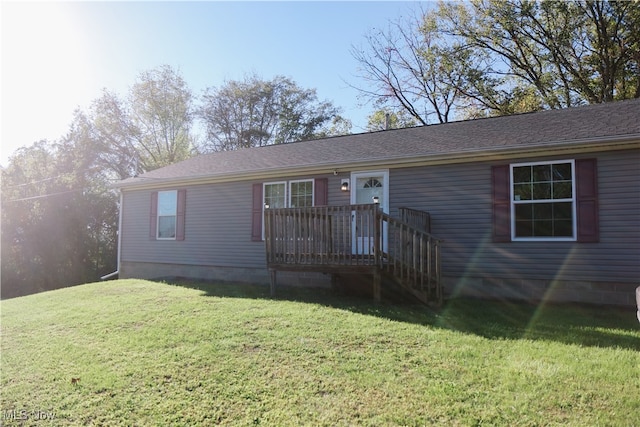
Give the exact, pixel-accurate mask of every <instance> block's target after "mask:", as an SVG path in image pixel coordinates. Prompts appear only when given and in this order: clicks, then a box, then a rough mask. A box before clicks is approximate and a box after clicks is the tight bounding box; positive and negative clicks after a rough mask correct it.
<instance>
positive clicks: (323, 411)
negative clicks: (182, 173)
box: [0, 280, 640, 426]
mask: <svg viewBox="0 0 640 427" xmlns="http://www.w3.org/2000/svg"><path fill="white" fill-rule="evenodd" d="M267 295H268V290H267V289H266V288H265V287H260V286H239V285H232V284H205V283H187V284H181V285H172V284H166V283H154V282H148V281H140V280H119V281H113V282H104V283H95V284H88V285H83V286H78V287H73V288H67V289H61V290H56V291H52V292H46V293H42V294H37V295H31V296H27V297H21V298H16V299H11V300H5V301H2V302H1V309H2V342H1V344H2V348H1V383H0V384H1V398H0V409H1V410H2V415H1V416H2V419H1V421H2V424H3V425H7V426H11V425H63V426H65V425H77V426H80V425H83V426H84V425H109V426H111V425H184V426H187V425H188V426H208V425H212V424H226V425H258V424H262V425H274V426H275V425H277V426H281V425H332V426H333V425H376V426H379V425H454V426H455V425H505V426H519V425H522V426H524V425H526V426H534V425H563V426H564V425H574V426H586V425H590V426H591V425H613V426H617V425H619V426H634V425H640V327H639V325H638V324H637V320H636V318H635V313H634V311H633V310H631V309H630V308H629V309H623V308H597V307H586V306H570V305H542V306H539V307H536V306H530V305H524V304H515V303H509V302H489V301H479V300H470V299H455V300H451V301H448V302H447V303H446V305H445V306H444V307H443V308H441V309H439V310H435V311H434V310H431V309H427V308H425V307H423V306H416V305H407V304H404V305H403V304H374V303H372V302H370V301H369V300H366V299H358V298H350V297H345V296H334V295H331V294H330V293H329V292H328V291H324V290H318V289H313V290H309V289H306V290H305V289H294V288H289V289H286V288H283V290H282V291H281V292H280V294H279V297H278V299H270V298H268V296H267ZM71 378H80V381H79V383H78V384H76V385H73V384H71ZM41 418H45V419H44V420H43V419H41ZM52 418H53V419H52Z"/></svg>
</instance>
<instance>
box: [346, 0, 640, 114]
mask: <svg viewBox="0 0 640 427" xmlns="http://www.w3.org/2000/svg"><path fill="white" fill-rule="evenodd" d="M421 22H422V24H421V25H415V23H413V22H411V21H409V22H407V23H404V24H396V28H397V29H398V32H399V30H400V29H401V28H408V29H409V30H408V31H410V34H408V35H407V34H403V33H401V32H400V34H401V35H402V37H401V38H400V40H403V41H404V40H409V41H417V42H418V43H417V44H416V43H408V42H405V43H403V44H402V46H401V47H402V48H403V49H402V50H401V52H402V55H400V54H396V53H395V50H394V49H396V45H395V44H394V43H392V42H393V41H394V39H390V38H389V37H388V36H386V35H385V36H376V37H374V38H373V40H372V41H370V43H369V44H370V46H372V47H373V49H371V50H370V51H371V52H375V53H376V55H377V56H375V55H369V56H363V55H354V56H355V57H356V59H358V60H359V61H360V63H361V64H363V65H364V69H365V70H366V69H367V68H366V67H367V66H370V63H371V64H373V65H375V66H376V67H377V68H376V69H379V70H383V71H385V73H382V74H380V75H375V74H372V73H369V74H368V78H369V79H370V80H372V81H374V82H377V83H378V87H377V90H376V91H375V92H371V91H369V92H364V93H365V95H368V96H369V97H371V98H373V99H374V100H379V99H383V98H384V97H389V96H390V94H391V95H393V97H395V98H396V99H398V100H400V102H399V103H397V104H396V105H399V106H401V107H402V108H404V109H406V110H407V111H408V112H409V113H410V114H411V115H412V116H414V117H416V116H417V115H418V114H417V113H420V111H419V109H417V108H415V105H416V104H418V102H420V101H419V100H422V102H423V103H424V104H426V105H429V106H430V109H429V111H426V112H424V113H422V114H421V115H422V120H420V122H421V123H428V120H427V118H428V117H429V115H436V117H437V118H438V119H439V120H440V121H441V122H442V121H443V120H442V117H443V116H442V114H441V112H440V111H441V110H439V108H438V105H448V106H451V108H452V109H454V110H456V111H457V112H458V115H459V116H461V117H479V116H487V115H504V114H513V113H518V112H526V111H534V110H540V109H550V108H564V107H570V106H574V105H580V104H585V103H600V102H609V101H615V100H620V99H626V98H631V97H638V96H640V73H639V70H640V67H639V63H640V53H639V52H640V42H639V40H640V2H637V1H634V2H614V1H594V0H586V1H569V2H558V1H543V2H538V1H529V0H476V1H472V2H464V3H461V2H447V3H445V2H441V3H439V5H438V7H437V8H436V9H435V10H431V11H429V12H423V14H422V17H421ZM369 40H371V39H369ZM385 48H390V49H391V53H392V54H393V55H392V54H391V53H390V54H387V55H386V56H385V55H383V54H381V53H384V52H385V51H384V49H385ZM394 55H395V56H394ZM403 58H410V59H413V58H418V59H419V60H420V61H422V62H421V63H427V64H431V63H436V64H440V63H441V64H446V66H444V67H443V68H442V69H440V70H436V69H433V68H428V67H424V66H422V67H417V66H411V67H408V66H407V64H413V63H417V61H413V62H410V61H408V60H406V59H403ZM430 58H434V59H435V62H430V61H431V59H430ZM365 59H372V60H371V61H363V60H365ZM387 69H388V71H387ZM388 76H392V77H393V78H392V79H390V78H388ZM423 81H424V84H423V88H424V90H421V91H417V90H415V89H414V88H416V87H420V86H419V85H420V84H422V82H423ZM407 82H412V85H408V84H407ZM436 88H446V89H448V90H449V91H450V92H445V93H451V94H452V96H453V97H452V98H447V99H449V100H451V103H446V102H445V103H444V104H443V103H442V102H439V103H436V102H434V97H433V94H435V93H442V92H438V91H437V90H436ZM405 99H410V100H411V101H412V102H411V103H408V102H402V100H405ZM416 118H417V117H416Z"/></svg>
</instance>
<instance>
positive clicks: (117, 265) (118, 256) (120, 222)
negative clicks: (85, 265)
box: [100, 189, 124, 280]
mask: <svg viewBox="0 0 640 427" xmlns="http://www.w3.org/2000/svg"><path fill="white" fill-rule="evenodd" d="M123 201H124V197H123V194H122V189H120V206H118V248H117V250H116V252H117V253H116V271H114V272H113V273H109V274H106V275H104V276H102V277H101V278H100V280H107V279H110V278H112V277H114V276H117V275H118V274H120V254H121V253H122V239H121V237H120V236H121V230H122V203H123Z"/></svg>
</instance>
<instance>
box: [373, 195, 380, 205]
mask: <svg viewBox="0 0 640 427" xmlns="http://www.w3.org/2000/svg"><path fill="white" fill-rule="evenodd" d="M372 199H373V203H375V204H376V205H377V204H379V203H380V197H378V196H373V197H372Z"/></svg>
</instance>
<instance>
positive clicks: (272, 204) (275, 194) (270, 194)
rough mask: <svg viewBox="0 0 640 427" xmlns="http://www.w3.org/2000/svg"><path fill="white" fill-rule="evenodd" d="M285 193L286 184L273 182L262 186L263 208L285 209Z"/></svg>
mask: <svg viewBox="0 0 640 427" xmlns="http://www.w3.org/2000/svg"><path fill="white" fill-rule="evenodd" d="M286 191H287V183H286V182H273V183H268V184H264V207H265V208H267V209H269V208H270V209H274V208H286V207H287V206H286V204H287V194H286Z"/></svg>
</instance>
